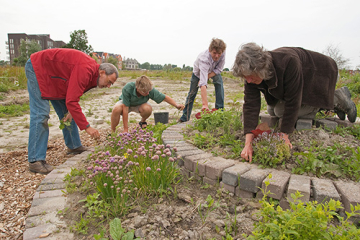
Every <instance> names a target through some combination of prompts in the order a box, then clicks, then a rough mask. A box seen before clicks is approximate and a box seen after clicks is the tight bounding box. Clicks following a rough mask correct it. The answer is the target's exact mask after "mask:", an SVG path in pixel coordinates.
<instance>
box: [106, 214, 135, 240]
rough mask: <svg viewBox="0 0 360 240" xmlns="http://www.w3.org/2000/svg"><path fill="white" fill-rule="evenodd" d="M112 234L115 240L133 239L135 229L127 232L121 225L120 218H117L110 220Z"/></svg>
mask: <svg viewBox="0 0 360 240" xmlns="http://www.w3.org/2000/svg"><path fill="white" fill-rule="evenodd" d="M110 235H111V237H112V238H113V239H114V240H132V239H134V230H131V231H129V232H125V229H123V228H122V227H121V221H120V219H118V218H115V219H114V220H112V221H111V222H110ZM135 239H140V238H135Z"/></svg>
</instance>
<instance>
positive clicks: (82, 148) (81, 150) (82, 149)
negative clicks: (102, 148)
mask: <svg viewBox="0 0 360 240" xmlns="http://www.w3.org/2000/svg"><path fill="white" fill-rule="evenodd" d="M85 151H88V149H87V148H86V147H84V146H80V147H78V148H75V149H70V148H68V150H67V154H72V155H76V154H80V153H82V152H85Z"/></svg>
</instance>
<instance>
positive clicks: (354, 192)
mask: <svg viewBox="0 0 360 240" xmlns="http://www.w3.org/2000/svg"><path fill="white" fill-rule="evenodd" d="M334 183H335V187H336V189H337V190H338V192H339V193H340V195H341V201H342V203H343V204H344V208H345V211H347V212H351V207H350V204H351V205H353V206H356V205H357V204H360V186H359V184H355V183H351V182H343V181H336V182H334Z"/></svg>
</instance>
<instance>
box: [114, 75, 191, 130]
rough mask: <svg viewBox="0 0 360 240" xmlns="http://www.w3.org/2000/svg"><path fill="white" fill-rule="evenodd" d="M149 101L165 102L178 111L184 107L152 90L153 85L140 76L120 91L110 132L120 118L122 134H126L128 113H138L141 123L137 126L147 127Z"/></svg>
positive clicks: (150, 111) (147, 79) (145, 77)
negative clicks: (122, 126)
mask: <svg viewBox="0 0 360 240" xmlns="http://www.w3.org/2000/svg"><path fill="white" fill-rule="evenodd" d="M149 99H152V100H154V101H155V102H156V103H157V104H159V103H161V102H162V101H165V102H167V103H168V104H170V105H172V106H174V107H176V108H177V109H179V110H183V109H184V105H182V104H177V103H176V102H175V100H174V99H172V98H171V97H169V96H166V95H165V94H163V93H161V92H159V91H158V90H156V89H155V88H153V84H152V82H151V81H150V79H149V78H148V77H147V76H141V77H139V78H138V79H136V81H135V82H129V83H127V84H126V85H125V86H124V88H123V89H122V94H121V96H120V97H119V101H118V102H117V103H116V104H115V106H114V108H113V110H112V113H111V130H112V131H113V132H115V130H116V126H117V125H118V124H119V122H120V116H122V117H123V125H124V131H123V132H128V129H129V128H128V117H129V112H136V113H140V116H141V121H140V122H139V125H140V127H141V128H145V127H146V126H147V123H146V119H148V118H149V117H150V115H151V113H152V107H151V105H150V104H149V103H148V101H149Z"/></svg>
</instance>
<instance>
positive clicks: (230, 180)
mask: <svg viewBox="0 0 360 240" xmlns="http://www.w3.org/2000/svg"><path fill="white" fill-rule="evenodd" d="M190 123H191V122H188V123H187V124H190ZM185 127H186V123H181V124H177V125H173V126H170V127H169V128H167V129H166V130H165V131H164V132H163V134H162V140H163V142H164V144H170V146H171V147H172V148H173V147H176V148H177V152H176V156H177V158H178V164H179V166H180V167H181V172H182V173H183V174H185V175H186V176H187V177H192V176H194V177H196V178H198V179H201V180H202V181H203V182H204V183H208V184H212V185H215V186H216V185H218V186H219V187H222V188H225V189H226V190H228V191H230V192H232V193H234V194H235V196H238V197H241V198H258V199H259V198H261V197H262V192H261V191H260V190H259V188H260V187H261V188H264V187H265V183H264V182H265V181H266V180H268V181H269V182H270V184H269V186H268V188H267V190H269V191H270V192H271V194H270V196H271V197H272V198H274V199H278V200H280V206H281V207H282V208H283V209H286V208H288V207H289V204H288V200H287V199H291V198H290V195H291V194H292V193H295V192H296V191H299V192H300V193H301V194H302V195H303V197H301V200H303V201H305V202H308V201H312V200H316V201H318V202H324V201H328V200H329V199H331V198H332V199H335V200H340V201H341V202H342V204H343V207H344V209H345V211H348V212H349V211H350V204H352V205H356V204H359V203H360V184H359V183H354V182H342V181H331V180H328V179H319V178H310V177H308V176H302V175H295V174H290V173H287V172H283V171H278V170H275V169H260V168H258V167H257V166H256V165H254V164H249V163H244V162H239V161H235V160H231V159H225V158H222V157H213V156H212V154H209V153H206V152H204V151H202V150H200V149H198V148H196V147H194V146H193V145H191V144H189V143H186V142H185V141H184V139H183V135H182V134H181V132H182V128H185ZM89 153H90V152H84V153H82V154H79V155H77V156H74V157H72V158H70V159H68V160H67V161H66V162H65V163H64V164H62V165H60V166H58V167H56V169H55V170H53V171H52V172H51V173H50V174H48V175H47V176H46V178H44V180H43V181H42V183H41V185H40V186H39V187H38V189H37V191H36V194H35V196H34V198H33V202H32V205H31V208H30V211H29V213H28V216H27V219H26V230H25V232H24V235H23V239H24V240H32V239H59V240H60V239H67V240H71V239H74V235H73V234H72V233H70V231H69V228H68V226H67V225H66V223H65V222H64V221H63V220H62V219H61V217H60V216H57V213H58V212H59V211H60V210H64V208H65V203H66V200H67V197H66V196H64V194H63V191H65V184H64V182H63V179H64V177H65V175H66V174H67V173H70V171H71V167H73V166H75V165H76V164H77V163H78V162H80V161H81V160H83V159H86V157H87V155H88V154H89ZM270 173H271V174H272V178H271V179H268V176H269V174H270ZM342 214H344V213H342ZM59 229H61V231H59Z"/></svg>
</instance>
